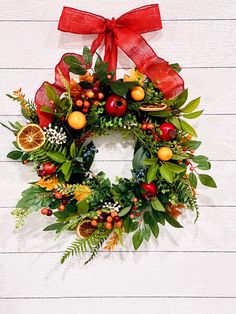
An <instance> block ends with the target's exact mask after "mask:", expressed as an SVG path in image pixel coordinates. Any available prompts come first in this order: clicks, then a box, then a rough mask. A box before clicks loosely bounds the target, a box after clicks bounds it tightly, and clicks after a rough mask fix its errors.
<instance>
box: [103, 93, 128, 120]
mask: <svg viewBox="0 0 236 314" xmlns="http://www.w3.org/2000/svg"><path fill="white" fill-rule="evenodd" d="M105 110H106V113H108V114H109V115H110V116H113V117H122V116H123V115H124V114H125V113H126V110H127V101H126V100H125V98H124V97H121V96H118V95H116V94H113V95H111V96H109V97H108V98H107V100H106V104H105Z"/></svg>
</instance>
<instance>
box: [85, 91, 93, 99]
mask: <svg viewBox="0 0 236 314" xmlns="http://www.w3.org/2000/svg"><path fill="white" fill-rule="evenodd" d="M85 96H86V97H87V98H90V99H92V98H94V92H93V91H91V90H89V91H87V92H86V93H85Z"/></svg>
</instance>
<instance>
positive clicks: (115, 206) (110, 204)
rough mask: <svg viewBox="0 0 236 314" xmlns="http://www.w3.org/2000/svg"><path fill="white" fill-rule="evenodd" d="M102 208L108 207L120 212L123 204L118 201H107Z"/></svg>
mask: <svg viewBox="0 0 236 314" xmlns="http://www.w3.org/2000/svg"><path fill="white" fill-rule="evenodd" d="M102 208H107V209H109V210H110V211H111V212H112V211H116V212H119V211H120V208H121V206H120V205H119V204H118V203H117V202H116V203H111V202H109V203H108V202H105V203H104V205H103V206H102Z"/></svg>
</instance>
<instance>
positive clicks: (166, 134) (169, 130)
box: [159, 122, 177, 141]
mask: <svg viewBox="0 0 236 314" xmlns="http://www.w3.org/2000/svg"><path fill="white" fill-rule="evenodd" d="M159 129H160V131H161V134H160V138H161V139H162V140H163V141H170V140H172V139H173V138H175V136H176V134H177V132H176V128H175V126H174V125H173V124H171V123H169V122H164V123H162V124H161V125H160V127H159Z"/></svg>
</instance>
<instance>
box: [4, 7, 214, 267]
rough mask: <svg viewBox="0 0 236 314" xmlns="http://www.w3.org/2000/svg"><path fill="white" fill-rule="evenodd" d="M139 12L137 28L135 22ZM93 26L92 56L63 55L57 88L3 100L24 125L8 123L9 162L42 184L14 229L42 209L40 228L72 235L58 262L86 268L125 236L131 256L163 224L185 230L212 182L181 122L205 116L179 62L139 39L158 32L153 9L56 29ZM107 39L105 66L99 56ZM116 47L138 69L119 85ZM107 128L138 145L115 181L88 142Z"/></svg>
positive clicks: (19, 211)
mask: <svg viewBox="0 0 236 314" xmlns="http://www.w3.org/2000/svg"><path fill="white" fill-rule="evenodd" d="M144 13H145V14H144ZM150 13H152V14H151V16H152V20H151V21H150V18H149V16H150ZM140 14H141V16H142V21H143V19H144V22H143V23H144V24H142V25H140V23H139V24H137V23H136V22H137V21H136V20H137V19H139V18H140ZM85 16H86V17H87V18H88V19H86V21H87V24H86V25H84V24H83V23H84V21H85V18H84V17H85ZM81 17H83V18H81ZM80 21H83V23H82V22H81V23H80ZM96 23H97V25H96ZM99 23H100V24H99ZM95 25H96V26H97V28H98V30H97V32H98V33H99V35H98V38H97V39H96V40H95V41H94V43H93V45H92V48H91V50H90V49H89V48H88V47H84V49H83V54H82V55H77V54H65V55H64V56H63V57H62V59H61V60H60V62H59V63H58V64H57V66H56V68H55V72H56V75H55V83H54V84H50V83H48V82H44V83H43V85H42V86H41V87H40V88H39V90H38V91H37V93H36V96H35V100H34V101H29V100H27V99H26V98H25V96H24V95H23V93H22V91H21V89H19V90H17V91H15V92H13V94H12V95H8V96H9V97H10V98H11V99H12V100H14V101H17V102H19V104H20V106H21V112H22V114H23V116H24V117H25V118H26V119H27V123H26V124H22V123H20V122H15V123H10V126H6V125H4V126H5V127H7V128H8V129H10V130H11V131H12V132H13V133H14V135H15V136H16V141H14V142H13V144H14V146H15V147H16V150H14V151H11V152H10V153H9V154H8V157H9V158H11V159H13V160H17V159H21V160H22V162H23V164H27V163H28V162H33V164H34V168H35V171H36V172H37V174H38V176H39V177H40V179H39V180H38V181H37V182H34V183H31V185H30V187H29V188H28V189H27V190H25V191H23V192H22V198H21V199H20V200H19V202H18V203H17V205H16V209H14V210H13V212H12V214H13V215H14V216H15V217H16V219H17V221H16V227H20V226H22V225H23V223H24V220H25V218H26V216H28V215H29V214H31V213H32V212H34V211H39V212H40V213H41V214H42V215H46V216H52V219H53V221H52V224H50V225H49V226H47V227H46V228H45V229H44V231H54V232H56V234H57V235H61V234H62V233H64V232H65V231H72V232H76V234H77V238H76V239H75V241H74V242H73V243H72V244H71V246H70V247H69V248H67V250H66V251H65V253H64V255H63V256H62V259H61V261H62V262H64V261H65V260H66V259H67V258H68V257H69V256H71V255H78V254H80V253H85V252H91V256H90V257H89V259H88V260H87V261H86V263H87V262H88V261H90V260H92V259H93V258H94V256H95V255H96V254H97V253H98V251H99V249H100V248H101V247H103V248H105V249H107V250H113V249H114V247H115V246H116V245H117V244H119V243H120V244H121V245H123V235H124V234H131V235H132V243H133V246H134V249H135V250H137V249H138V248H139V247H140V245H141V244H142V242H143V241H144V240H145V241H149V239H150V237H151V235H153V236H154V237H155V238H157V237H158V234H159V225H160V224H161V225H165V223H168V224H170V225H172V226H173V227H176V228H182V226H181V224H180V223H179V222H178V220H177V218H178V216H179V215H181V213H182V211H183V208H187V209H188V210H190V211H196V218H197V217H198V205H197V200H196V194H195V189H196V187H197V183H198V180H200V182H201V183H202V184H203V185H206V186H209V187H216V184H215V182H214V180H213V179H212V178H211V177H210V176H209V175H207V174H202V173H199V171H202V170H208V169H210V167H211V164H210V162H209V160H208V158H207V157H206V156H203V155H197V154H196V153H195V151H196V149H197V148H198V147H199V146H200V144H201V142H200V141H197V140H196V139H195V138H196V137H197V134H196V131H195V130H194V128H193V127H192V126H190V124H189V123H188V122H187V121H186V120H187V119H194V118H197V117H199V116H200V115H201V114H202V112H203V110H198V111H197V107H198V106H199V103H200V98H197V99H195V100H192V101H190V102H187V98H188V91H187V89H184V84H183V80H182V78H181V77H180V76H179V74H178V72H179V71H180V70H181V69H180V67H179V65H178V64H172V65H169V64H168V63H167V62H166V61H164V60H163V59H160V58H159V57H157V56H156V54H155V53H154V51H153V50H152V49H151V47H150V46H149V45H148V44H147V43H146V41H145V40H144V39H143V38H142V37H141V35H140V34H141V33H142V32H144V31H151V30H155V29H160V28H161V20H160V15H159V9H158V6H157V5H152V6H145V7H142V8H139V9H136V10H133V11H131V12H129V13H127V14H125V15H123V16H122V17H120V18H119V19H118V20H115V19H112V20H108V19H104V18H103V17H101V16H96V15H93V14H91V13H87V12H83V11H79V10H75V9H71V8H64V10H63V13H62V16H61V18H60V22H59V29H60V30H63V31H69V32H75V33H83V34H84V33H91V32H94V27H95ZM127 25H128V26H127ZM147 25H148V26H147ZM131 26H132V27H131ZM99 27H100V28H101V30H99ZM133 28H135V30H134V29H133ZM92 30H93V31H92ZM124 33H125V35H126V37H124V36H123V35H124ZM127 38H128V39H127ZM103 39H105V44H106V46H105V52H106V55H105V59H104V61H103V60H102V59H101V57H100V56H99V55H98V54H97V53H95V51H96V49H97V48H98V46H99V45H100V44H101V42H102V40H103ZM129 39H130V40H131V42H130V41H129ZM137 45H138V46H137ZM117 46H119V47H121V48H122V49H123V50H124V51H125V52H126V53H127V55H128V56H129V57H130V58H131V59H132V60H134V61H135V64H136V67H135V68H133V69H132V70H131V71H130V73H129V74H125V75H124V77H123V78H120V79H118V80H116V79H115V69H116V51H117ZM95 56H96V58H95ZM94 59H96V60H94ZM93 61H94V62H93ZM92 64H93V67H92ZM111 130H114V131H116V132H120V133H121V134H122V138H123V140H126V139H127V138H130V137H131V138H133V139H134V140H135V147H134V155H133V161H132V169H131V172H132V177H131V179H127V178H118V179H117V181H116V182H115V183H113V184H112V183H111V182H110V180H109V179H108V178H107V177H106V174H104V173H102V172H100V173H97V174H95V173H93V172H92V171H91V170H90V168H91V165H92V163H93V160H94V156H95V154H96V152H97V148H96V147H95V145H94V143H93V141H92V140H91V138H92V137H95V136H104V135H107V134H108V133H109V132H110V131H111Z"/></svg>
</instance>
